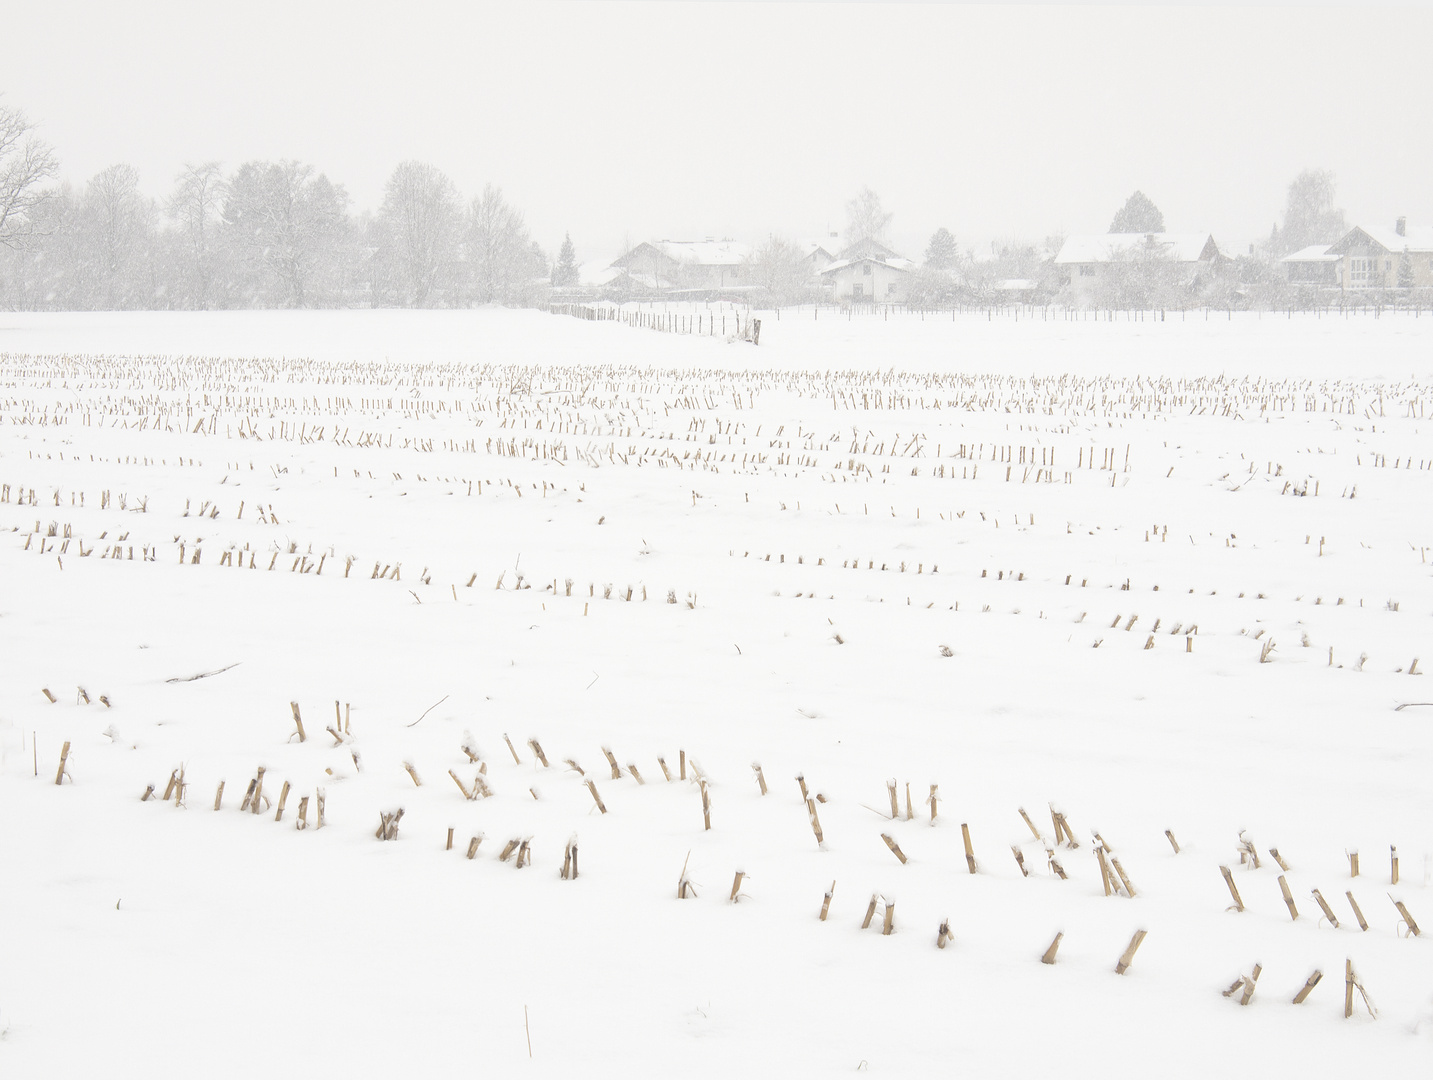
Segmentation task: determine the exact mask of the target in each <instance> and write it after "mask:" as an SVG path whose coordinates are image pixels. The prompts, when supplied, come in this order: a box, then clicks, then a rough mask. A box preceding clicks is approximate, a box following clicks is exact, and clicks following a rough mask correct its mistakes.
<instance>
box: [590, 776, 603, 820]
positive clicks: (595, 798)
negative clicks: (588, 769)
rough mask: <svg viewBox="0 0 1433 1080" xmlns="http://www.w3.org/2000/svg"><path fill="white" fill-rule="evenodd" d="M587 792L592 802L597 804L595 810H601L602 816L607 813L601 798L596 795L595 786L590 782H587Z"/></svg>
mask: <svg viewBox="0 0 1433 1080" xmlns="http://www.w3.org/2000/svg"><path fill="white" fill-rule="evenodd" d="M587 790H588V791H590V792H592V801H593V802H595V803H596V804H597V809H598V810H601V811H602V812H603V813H604V814H605V813H607V807H606V805H604V804H603V802H602V796H601V795H599V794H597V785H596V784H594V783H593V782H592V781H591V780H588V781H587Z"/></svg>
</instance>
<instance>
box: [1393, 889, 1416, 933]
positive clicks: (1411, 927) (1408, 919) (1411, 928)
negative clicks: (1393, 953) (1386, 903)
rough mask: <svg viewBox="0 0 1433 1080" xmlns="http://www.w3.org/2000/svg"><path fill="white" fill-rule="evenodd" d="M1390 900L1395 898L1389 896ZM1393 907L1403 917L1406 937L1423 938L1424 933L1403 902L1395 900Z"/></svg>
mask: <svg viewBox="0 0 1433 1080" xmlns="http://www.w3.org/2000/svg"><path fill="white" fill-rule="evenodd" d="M1388 899H1390V900H1393V897H1392V896H1389V898H1388ZM1393 906H1394V907H1396V908H1397V909H1398V914H1399V915H1401V916H1402V917H1403V926H1404V927H1405V928H1406V929H1405V930H1404V932H1403V933H1404V936H1405V937H1421V936H1422V934H1423V931H1422V930H1420V929H1418V923H1417V922H1415V921H1414V919H1413V916H1412V915H1410V914H1408V908H1406V907H1405V906H1404V904H1403V901H1402V900H1393Z"/></svg>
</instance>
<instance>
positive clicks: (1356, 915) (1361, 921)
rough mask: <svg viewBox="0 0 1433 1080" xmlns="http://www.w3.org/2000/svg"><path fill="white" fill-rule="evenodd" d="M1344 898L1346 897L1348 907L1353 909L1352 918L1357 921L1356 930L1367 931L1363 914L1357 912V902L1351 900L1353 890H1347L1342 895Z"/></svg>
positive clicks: (1366, 923)
mask: <svg viewBox="0 0 1433 1080" xmlns="http://www.w3.org/2000/svg"><path fill="white" fill-rule="evenodd" d="M1344 896H1346V897H1348V906H1349V907H1351V908H1353V916H1354V918H1356V919H1357V920H1358V928H1359V929H1360V930H1367V929H1368V922H1367V920H1365V919H1364V917H1363V912H1362V911H1360V910H1359V907H1358V901H1357V900H1355V899H1354V898H1353V890H1352V889H1350V890H1348V891H1347V892H1345V893H1344Z"/></svg>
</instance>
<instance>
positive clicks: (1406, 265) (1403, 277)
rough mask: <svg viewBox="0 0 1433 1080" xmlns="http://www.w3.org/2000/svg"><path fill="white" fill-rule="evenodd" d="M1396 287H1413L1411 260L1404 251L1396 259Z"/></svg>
mask: <svg viewBox="0 0 1433 1080" xmlns="http://www.w3.org/2000/svg"><path fill="white" fill-rule="evenodd" d="M1398 287H1399V288H1400V289H1411V288H1413V260H1412V259H1410V258H1409V257H1408V252H1406V251H1405V252H1404V253H1403V254H1402V256H1400V257H1399V260H1398Z"/></svg>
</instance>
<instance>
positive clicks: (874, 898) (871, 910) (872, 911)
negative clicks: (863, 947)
mask: <svg viewBox="0 0 1433 1080" xmlns="http://www.w3.org/2000/svg"><path fill="white" fill-rule="evenodd" d="M879 900H880V895H879V894H878V893H872V894H871V902H870V904H869V905H867V907H866V917H865V919H863V920H862V921H861V929H862V930H864V929H866V928H867V927H868V926H870V925H871V920H872V919H874V918H875V917H876V904H877V902H878V901H879Z"/></svg>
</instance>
